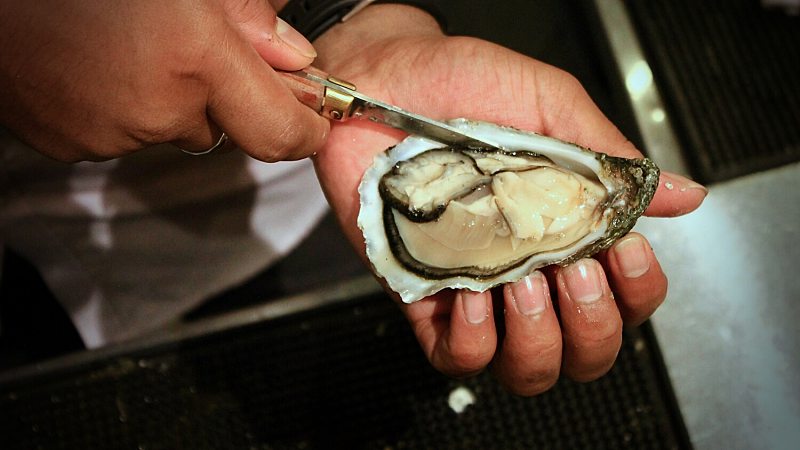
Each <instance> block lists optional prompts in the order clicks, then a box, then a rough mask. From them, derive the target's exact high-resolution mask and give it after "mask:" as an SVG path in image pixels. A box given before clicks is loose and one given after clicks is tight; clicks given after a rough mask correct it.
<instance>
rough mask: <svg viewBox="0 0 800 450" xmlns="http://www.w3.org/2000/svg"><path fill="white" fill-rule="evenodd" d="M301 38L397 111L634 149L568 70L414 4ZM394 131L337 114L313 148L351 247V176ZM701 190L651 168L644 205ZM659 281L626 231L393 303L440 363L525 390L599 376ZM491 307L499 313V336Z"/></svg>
mask: <svg viewBox="0 0 800 450" xmlns="http://www.w3.org/2000/svg"><path fill="white" fill-rule="evenodd" d="M315 46H316V48H317V50H318V52H319V55H320V56H319V59H318V61H317V63H316V64H317V65H318V66H320V67H321V68H323V69H325V70H327V71H329V72H330V73H332V74H333V75H335V76H337V77H339V78H342V79H346V80H348V81H351V82H353V83H355V84H356V86H358V88H359V90H360V91H362V92H364V93H365V94H366V95H370V96H372V97H375V98H378V99H381V100H384V101H387V102H389V103H392V104H395V105H397V106H400V107H401V108H404V109H407V110H410V111H413V112H417V113H420V114H424V115H427V116H429V117H433V118H437V119H449V118H456V117H466V118H470V119H476V120H485V121H489V122H495V123H498V124H502V125H510V126H514V127H516V128H520V129H524V130H531V131H536V132H539V133H542V134H545V135H549V136H553V137H556V138H559V139H562V140H565V141H569V142H574V143H577V144H579V145H582V146H586V147H589V148H592V149H594V150H596V151H601V152H605V153H609V154H612V155H616V156H624V157H630V158H635V157H641V153H639V152H638V151H637V150H636V149H635V148H634V147H633V145H632V144H631V143H630V142H629V141H627V140H626V139H625V137H624V136H623V135H622V134H621V133H620V132H619V131H618V130H617V129H616V128H615V127H614V126H613V125H612V124H611V123H610V122H609V121H608V120H607V119H606V118H605V117H604V116H603V114H602V113H601V112H600V110H599V109H598V108H597V107H596V105H595V104H594V103H593V102H592V100H591V99H590V98H589V96H588V95H587V94H586V92H585V91H584V89H583V88H582V87H581V85H580V83H579V82H578V81H577V80H576V79H575V78H574V77H572V76H570V75H569V74H567V73H565V72H563V71H561V70H559V69H556V68H554V67H552V66H549V65H547V64H544V63H542V62H539V61H536V60H533V59H531V58H528V57H525V56H523V55H520V54H517V53H515V52H512V51H510V50H508V49H505V48H502V47H499V46H497V45H494V44H491V43H488V42H485V41H480V40H476V39H472V38H464V37H445V36H443V35H442V33H441V32H440V31H439V29H438V26H437V25H436V22H435V21H433V19H432V18H430V17H429V16H427V15H426V14H425V13H423V12H421V11H420V10H417V9H414V8H411V7H406V6H400V5H378V6H372V7H369V8H367V9H365V10H364V11H362V12H360V13H359V14H358V15H356V16H355V17H354V18H353V19H351V20H350V21H348V22H347V23H345V24H342V25H338V26H337V27H335V28H333V29H332V30H331V31H329V32H328V33H326V34H325V35H323V36H322V37H321V38H320V39H318V40H317V41H316V42H315ZM402 136H403V134H402V133H400V132H397V131H395V130H390V129H387V128H385V127H381V126H378V125H375V124H373V123H369V122H366V121H357V120H354V121H350V122H346V123H338V124H335V125H334V126H333V128H332V129H331V134H330V137H329V140H328V142H327V144H326V146H325V148H324V149H323V151H321V152H320V153H319V154H318V155H317V157H316V158H315V163H316V167H317V172H318V175H319V177H320V181H321V183H322V185H323V188H324V190H325V192H326V195H327V196H328V199H329V201H330V202H331V204H332V205H333V207H334V210H335V212H336V214H337V216H338V218H339V221H340V223H341V225H342V227H343V229H344V231H345V233H346V235H347V236H348V238H349V239H350V241H351V242H352V243H353V245H354V246H355V247H356V248H357V249H358V250H359V251H360V252H361V254H362V255H363V254H364V250H365V249H364V240H363V237H362V235H361V232H360V230H358V228H357V226H356V217H357V215H358V209H359V199H358V192H357V187H358V184H359V182H360V178H361V175H362V174H363V172H364V170H365V169H366V168H367V167H368V166H369V165H370V164H371V162H372V159H373V156H374V155H375V154H376V153H378V152H381V151H383V150H384V149H386V148H388V147H389V146H391V145H393V144H395V143H396V142H397V141H398V139H400V138H402ZM665 183H671V186H672V188H671V189H666V188H665V187H664V185H665ZM705 195H706V190H705V189H704V188H703V187H701V186H699V185H697V184H695V183H693V182H691V181H689V180H687V179H685V178H682V177H679V176H677V175H673V174H668V173H665V174H663V175H662V179H661V184H660V186H659V189H658V191H657V193H656V196H655V198H654V199H653V202H652V204H651V205H650V207H649V208H648V210H647V215H651V216H664V217H673V216H677V215H681V214H685V213H687V212H690V211H692V210H694V209H695V208H697V207H698V206H699V205H700V203H701V202H702V200H703V198H704V197H705ZM666 290H667V279H666V277H665V275H664V273H663V272H662V271H661V268H660V266H659V264H658V260H657V259H656V257H655V255H654V254H653V251H652V249H651V248H650V245H649V244H648V242H647V240H646V239H645V238H644V237H643V236H641V235H639V234H637V233H630V234H629V235H628V236H626V237H624V238H623V239H621V240H619V241H618V242H617V243H615V245H614V246H613V247H612V248H610V249H609V250H608V251H606V252H603V253H602V254H599V255H597V256H596V258H595V259H591V258H586V259H583V260H580V261H578V262H576V263H574V264H572V265H570V266H568V267H564V268H557V267H548V268H546V269H545V270H543V271H541V272H539V271H537V272H535V273H533V274H532V275H530V276H528V277H526V278H525V279H523V280H520V281H519V282H516V283H511V284H508V285H505V286H503V287H501V288H498V289H495V290H492V291H487V292H485V293H475V292H468V291H453V290H449V291H442V292H439V293H437V294H435V295H433V296H431V297H428V298H426V299H423V300H421V301H419V302H415V303H412V304H409V305H405V304H401V308H402V310H403V312H404V313H405V315H406V317H407V318H408V320H409V323H410V324H411V326H412V327H413V329H414V332H415V333H416V335H417V338H418V339H419V342H420V345H421V346H422V349H423V350H424V352H425V354H426V355H427V356H428V358H429V360H430V361H431V363H432V364H433V365H434V366H435V367H436V368H437V369H439V370H440V371H442V372H444V373H446V374H449V375H453V376H466V375H471V374H474V373H476V372H479V371H481V370H483V369H484V368H485V367H487V366H489V365H491V367H492V369H493V371H494V373H495V374H496V376H497V377H498V379H499V380H500V381H501V382H503V383H504V384H505V385H506V386H507V387H508V388H509V389H510V390H512V391H513V392H516V393H519V394H523V395H534V394H537V393H540V392H542V391H544V390H546V389H548V388H549V387H551V386H552V385H553V384H554V383H555V382H556V381H557V378H558V376H559V374H560V373H563V374H565V375H567V376H569V377H571V378H573V379H576V380H579V381H588V380H593V379H595V378H597V377H599V376H601V375H603V374H604V373H606V372H607V371H608V370H609V369H610V367H611V366H612V364H613V362H614V360H615V358H616V355H617V353H618V351H619V349H620V345H621V339H622V327H623V323H625V324H631V325H636V324H639V323H641V322H642V321H644V320H646V318H647V317H649V316H650V315H651V314H652V313H653V312H654V311H655V309H656V308H657V307H658V306H659V305H660V304H661V302H662V301H663V300H664V297H665V295H666ZM556 305H557V306H556ZM495 318H497V319H496V320H503V321H504V325H505V327H504V329H505V334H504V335H503V336H498V331H497V330H498V329H499V328H500V327H498V326H497V324H496V322H495Z"/></svg>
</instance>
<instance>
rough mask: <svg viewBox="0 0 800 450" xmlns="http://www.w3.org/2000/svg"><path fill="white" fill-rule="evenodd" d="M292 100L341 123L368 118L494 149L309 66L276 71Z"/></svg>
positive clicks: (415, 132)
mask: <svg viewBox="0 0 800 450" xmlns="http://www.w3.org/2000/svg"><path fill="white" fill-rule="evenodd" d="M279 74H280V75H281V76H282V77H283V81H284V83H285V84H286V85H287V86H288V87H289V89H291V91H292V93H294V95H295V97H297V99H298V100H299V101H300V102H301V103H303V104H304V105H306V106H308V107H309V108H311V109H313V110H314V111H316V112H317V113H319V114H320V115H321V116H323V117H326V118H328V119H332V120H338V121H344V120H348V119H350V118H367V119H369V120H371V121H373V122H377V123H380V124H384V125H388V126H390V127H393V128H397V129H400V130H403V131H406V132H408V133H409V134H413V135H418V136H423V137H426V138H429V139H432V140H434V141H438V142H442V143H444V144H448V145H459V146H466V147H483V148H486V147H489V148H496V147H497V146H496V145H494V144H490V143H487V142H485V141H483V140H482V139H480V138H477V137H474V136H470V135H469V134H467V133H465V132H464V131H463V130H459V129H458V128H455V127H452V126H450V125H448V124H446V123H444V122H439V121H436V120H433V119H429V118H427V117H424V116H420V115H418V114H413V113H410V112H408V111H404V110H402V109H400V108H398V107H396V106H392V105H389V104H386V103H383V102H381V101H379V100H375V99H373V98H370V97H367V96H366V95H364V94H362V93H360V92H358V91H357V90H356V87H355V86H354V85H352V84H351V83H348V82H346V81H343V80H339V79H337V78H335V77H332V76H330V75H328V74H327V73H325V72H323V71H321V70H319V69H316V68H313V67H309V68H308V69H306V70H300V71H297V72H279Z"/></svg>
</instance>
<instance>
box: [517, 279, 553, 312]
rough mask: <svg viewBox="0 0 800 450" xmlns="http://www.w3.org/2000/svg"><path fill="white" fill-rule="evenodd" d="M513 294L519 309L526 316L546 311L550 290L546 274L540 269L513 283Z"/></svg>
mask: <svg viewBox="0 0 800 450" xmlns="http://www.w3.org/2000/svg"><path fill="white" fill-rule="evenodd" d="M511 295H512V297H513V298H514V305H515V306H516V307H517V311H519V313H520V314H522V315H525V316H535V315H537V314H541V313H542V312H544V309H545V307H546V306H547V298H548V297H549V296H550V292H549V291H548V289H547V282H546V281H545V278H544V275H542V273H541V272H539V271H538V270H537V271H535V272H533V273H532V274H530V275H529V276H527V277H525V278H523V279H521V280H519V281H517V282H515V283H512V284H511Z"/></svg>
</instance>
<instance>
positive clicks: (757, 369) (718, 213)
mask: <svg viewBox="0 0 800 450" xmlns="http://www.w3.org/2000/svg"><path fill="white" fill-rule="evenodd" d="M799 223H800V164H797V165H793V166H789V167H784V168H782V169H778V170H773V171H769V172H764V173H760V174H756V175H752V176H749V177H745V178H740V179H737V180H734V181H731V182H727V183H723V184H719V185H714V186H711V189H710V193H709V196H708V198H707V199H706V201H705V203H704V204H703V206H702V207H701V208H700V209H699V210H697V211H695V212H694V213H692V214H690V215H688V216H686V217H683V218H680V219H670V220H663V219H661V220H659V219H644V220H642V221H640V222H639V225H638V229H639V230H640V231H641V232H642V233H644V234H645V235H646V236H648V238H649V239H650V241H651V243H652V245H653V248H654V249H655V252H656V254H657V255H658V257H659V260H660V261H661V264H662V265H663V267H664V270H665V271H666V273H667V274H668V276H669V277H670V282H671V283H670V292H669V295H668V298H667V301H666V302H665V304H664V305H663V306H662V307H661V308H660V309H659V310H658V311H657V312H656V314H655V315H654V317H653V324H654V328H655V330H656V334H657V336H658V340H659V344H660V346H661V349H662V352H663V354H664V358H665V362H666V366H667V369H668V372H669V375H670V377H671V379H672V382H673V386H674V388H675V391H676V395H677V397H678V402H679V404H680V406H681V411H682V412H683V415H684V419H685V421H686V424H687V427H688V428H689V434H690V436H691V439H692V442H693V443H694V444H695V445H696V446H697V448H702V449H704V448H719V449H737V448H741V449H755V448H758V449H784V448H785V449H790V448H797V447H796V446H797V445H798V442H800V383H798V381H799V380H800V332H798V327H799V326H798V319H800V274H798V273H797V263H798V261H800V245H798V242H797V239H798V237H800V224H799Z"/></svg>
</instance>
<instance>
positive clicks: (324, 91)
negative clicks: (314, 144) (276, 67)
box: [278, 67, 356, 121]
mask: <svg viewBox="0 0 800 450" xmlns="http://www.w3.org/2000/svg"><path fill="white" fill-rule="evenodd" d="M278 74H279V75H281V79H282V81H283V83H284V84H285V85H286V86H287V87H288V88H289V89H290V90H291V91H292V93H293V94H294V96H295V97H297V99H298V100H299V101H300V103H302V104H304V105H306V106H308V107H309V108H311V109H313V110H314V111H315V112H316V113H317V114H319V115H321V116H322V117H325V118H328V119H332V120H340V121H344V120H347V119H349V118H350V117H351V116H352V115H353V113H354V105H353V103H354V100H355V98H354V97H353V95H351V94H349V93H347V92H346V90H347V89H349V90H351V91H355V90H356V87H355V86H354V85H353V84H352V83H349V82H347V81H344V80H339V79H337V78H334V77H331V76H329V75H328V74H327V73H325V72H323V71H321V70H319V69H317V68H314V67H307V68H306V69H304V70H302V71H300V72H280V71H279V72H278ZM306 74H309V75H313V76H314V77H317V78H318V79H320V80H324V81H323V82H324V83H327V84H328V85H327V86H326V85H323V84H321V83H320V82H317V81H314V80H311V79H308V78H307V77H306V76H305V75H306ZM342 88H344V89H342Z"/></svg>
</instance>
